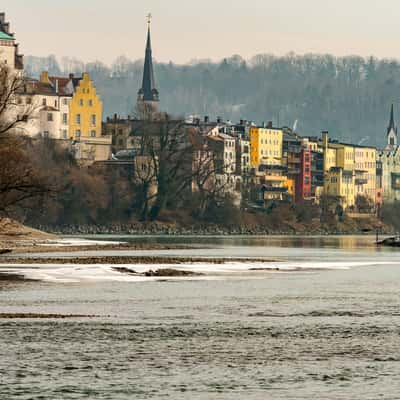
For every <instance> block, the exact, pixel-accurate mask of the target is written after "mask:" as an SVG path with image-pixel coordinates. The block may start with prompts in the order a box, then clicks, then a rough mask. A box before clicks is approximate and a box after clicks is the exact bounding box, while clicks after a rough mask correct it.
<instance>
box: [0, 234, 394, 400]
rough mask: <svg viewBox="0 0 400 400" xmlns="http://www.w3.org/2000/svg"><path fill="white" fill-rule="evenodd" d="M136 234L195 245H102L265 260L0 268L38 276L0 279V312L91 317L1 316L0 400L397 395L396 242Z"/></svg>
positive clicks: (301, 397) (137, 239) (133, 239)
mask: <svg viewBox="0 0 400 400" xmlns="http://www.w3.org/2000/svg"><path fill="white" fill-rule="evenodd" d="M113 238H114V239H118V240H131V241H143V240H144V239H143V238H140V237H129V238H128V237H124V238H115V237H113ZM97 239H98V237H97ZM104 239H110V237H104ZM146 240H147V241H153V242H164V243H165V242H174V243H182V244H188V245H191V247H195V246H198V248H191V249H187V250H171V251H153V252H148V251H140V252H132V251H125V252H122V253H121V252H115V251H114V252H111V253H112V254H114V255H115V253H117V254H118V255H121V254H125V255H132V254H141V255H143V254H145V255H148V254H160V255H173V256H176V255H185V256H187V255H194V256H197V257H199V256H204V257H216V256H218V257H219V256H224V257H235V258H236V257H245V258H248V257H257V258H260V257H265V258H273V259H276V261H274V262H273V263H271V270H270V271H249V268H250V267H251V265H250V264H246V263H233V262H232V263H228V264H227V266H224V267H221V266H212V265H209V264H207V261H206V260H205V262H204V265H200V266H186V268H189V269H191V270H193V269H196V268H199V269H200V270H201V271H203V272H206V275H205V276H203V277H199V278H196V279H171V280H151V281H143V280H138V279H136V278H130V277H126V276H123V275H118V274H117V273H115V272H112V271H111V266H107V265H103V266H72V265H71V266H68V265H64V266H57V265H53V266H52V265H50V266H48V265H47V266H43V267H39V268H33V267H29V266H24V267H22V266H21V267H15V268H13V269H11V268H10V267H7V266H2V267H0V271H6V270H7V271H11V270H13V271H17V272H20V273H24V274H25V275H26V276H27V277H28V278H29V277H30V278H40V279H42V280H41V281H39V282H30V281H26V282H8V283H0V313H7V312H9V313H17V312H18V313H57V314H83V315H88V314H90V315H96V317H94V318H76V319H63V320H59V319H57V320H56V319H47V320H46V319H40V320H34V319H12V320H5V319H3V320H1V319H0V399H46V400H47V399H49V400H50V399H52V400H53V399H329V400H334V399H371V400H372V399H374V400H375V399H399V398H400V394H399V393H400V260H399V253H398V250H396V249H387V248H376V247H375V246H374V245H373V241H374V238H372V237H324V238H320V237H307V238H300V237H295V238H290V237H270V238H263V237H257V238H246V237H234V238H230V237H211V238H210V237H209V238H188V237H175V238H168V237H153V238H146ZM204 246H206V247H207V248H206V249H204V248H203V247H204ZM100 253H101V254H109V252H100ZM88 254H90V252H89V253H88V252H84V253H82V254H80V253H77V254H75V256H79V255H88ZM59 256H67V254H59ZM183 267H185V266H183ZM132 268H134V269H137V268H139V267H138V266H132ZM275 268H279V271H277V270H276V269H275Z"/></svg>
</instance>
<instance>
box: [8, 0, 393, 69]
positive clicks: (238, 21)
mask: <svg viewBox="0 0 400 400" xmlns="http://www.w3.org/2000/svg"><path fill="white" fill-rule="evenodd" d="M2 11H5V12H6V14H7V19H8V20H9V21H10V22H11V25H12V30H13V31H14V32H15V33H16V38H17V40H18V42H20V46H21V52H22V53H24V54H25V55H37V56H45V55H49V54H55V55H56V56H64V55H65V56H76V57H78V58H80V59H82V60H84V61H94V60H100V61H104V62H106V63H111V62H112V61H113V60H114V59H115V58H116V57H117V56H119V55H125V56H127V57H129V58H132V59H137V58H143V53H144V41H145V36H146V18H145V16H146V14H147V13H149V12H151V13H152V14H153V23H152V32H153V50H154V57H155V58H156V59H157V60H159V61H170V60H171V61H173V62H176V63H182V62H187V61H190V60H192V59H201V58H211V59H214V60H220V59H221V58H223V57H226V56H230V55H233V54H240V55H242V56H243V57H245V58H250V57H252V56H253V55H255V54H259V53H272V54H276V55H282V54H285V53H288V52H289V51H294V52H296V53H299V54H303V53H309V52H314V53H333V54H336V55H347V54H359V55H364V56H368V55H375V56H378V57H393V58H400V48H399V42H400V1H399V0H201V1H198V0H107V1H106V0H64V1H63V0H34V1H32V0H9V1H5V2H3V7H2Z"/></svg>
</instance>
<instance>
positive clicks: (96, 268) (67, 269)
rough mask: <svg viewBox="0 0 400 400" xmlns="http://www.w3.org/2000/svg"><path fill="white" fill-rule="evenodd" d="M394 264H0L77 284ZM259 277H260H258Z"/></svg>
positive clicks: (41, 277)
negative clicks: (159, 273) (171, 273)
mask: <svg viewBox="0 0 400 400" xmlns="http://www.w3.org/2000/svg"><path fill="white" fill-rule="evenodd" d="M388 264H397V263H396V262H373V261H371V262H330V261H329V262H328V261H326V262H324V261H320V262H305V261H301V262H272V263H271V262H268V263H261V262H254V263H251V262H229V261H227V262H226V263H225V264H213V263H207V262H204V263H196V264H189V263H188V264H168V265H166V264H137V265H136V264H123V265H121V264H118V265H113V264H82V265H79V264H35V265H27V264H13V265H8V264H0V272H3V273H7V272H8V273H17V274H21V275H23V276H25V277H26V278H27V279H36V280H41V281H46V282H59V283H78V282H101V281H117V282H149V281H159V280H215V279H228V278H234V277H239V276H240V277H244V276H245V277H246V278H251V277H257V278H260V274H262V273H265V274H267V273H269V274H270V273H280V272H286V273H290V272H297V273H298V272H312V271H314V272H315V271H319V270H348V269H351V268H357V267H367V266H379V265H388ZM113 268H127V269H130V270H132V271H135V272H138V273H143V272H146V271H149V270H153V271H155V270H158V269H166V268H170V269H176V270H180V271H193V272H198V273H202V274H204V275H202V276H192V277H144V276H135V275H129V274H126V273H122V272H119V271H116V270H115V269H113ZM261 277H262V276H261Z"/></svg>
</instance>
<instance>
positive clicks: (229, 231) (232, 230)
mask: <svg viewBox="0 0 400 400" xmlns="http://www.w3.org/2000/svg"><path fill="white" fill-rule="evenodd" d="M296 228H298V227H291V226H287V225H286V226H285V228H283V229H274V228H270V227H265V226H262V225H259V226H231V227H230V226H218V225H207V226H192V227H182V226H175V225H164V224H158V223H154V224H146V225H140V224H138V225H77V226H71V225H67V226H58V227H54V226H41V227H39V229H40V230H43V231H46V232H52V233H54V234H57V235H184V236H188V235H198V236H210V235H253V236H254V235H302V236H303V235H352V234H366V233H374V232H375V229H376V228H375V226H374V225H371V227H369V228H367V229H365V228H364V227H363V228H362V229H357V228H356V227H353V226H352V227H335V228H332V227H326V226H320V227H307V226H304V227H302V228H303V229H296ZM380 232H381V233H382V234H391V233H392V229H390V228H389V227H384V228H380Z"/></svg>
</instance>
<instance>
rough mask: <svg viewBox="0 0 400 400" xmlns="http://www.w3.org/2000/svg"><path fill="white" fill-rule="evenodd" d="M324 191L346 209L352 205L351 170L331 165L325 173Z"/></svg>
mask: <svg viewBox="0 0 400 400" xmlns="http://www.w3.org/2000/svg"><path fill="white" fill-rule="evenodd" d="M324 191H325V194H326V195H327V196H329V197H333V198H336V199H337V200H338V203H339V204H340V205H341V206H342V207H343V209H344V210H345V209H347V208H348V207H351V206H353V205H354V177H353V173H352V172H351V171H346V170H343V168H340V167H332V168H331V169H330V170H329V172H328V173H327V174H326V175H325V180H324Z"/></svg>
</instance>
